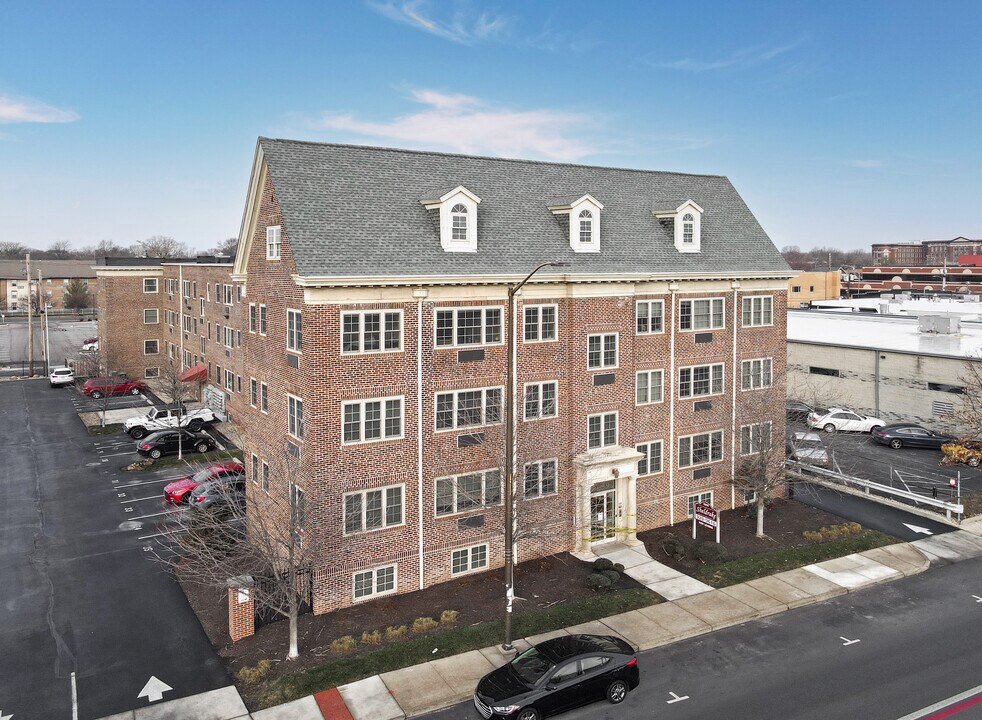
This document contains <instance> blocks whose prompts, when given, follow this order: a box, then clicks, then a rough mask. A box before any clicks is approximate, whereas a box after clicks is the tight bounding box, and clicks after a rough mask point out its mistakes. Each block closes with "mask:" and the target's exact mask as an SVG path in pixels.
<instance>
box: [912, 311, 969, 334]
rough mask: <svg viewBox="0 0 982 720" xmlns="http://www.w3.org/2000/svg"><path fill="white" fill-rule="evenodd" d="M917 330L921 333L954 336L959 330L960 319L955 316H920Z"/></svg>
mask: <svg viewBox="0 0 982 720" xmlns="http://www.w3.org/2000/svg"><path fill="white" fill-rule="evenodd" d="M917 329H918V330H920V331H921V332H922V333H935V334H938V335H956V334H957V333H958V331H959V330H960V329H961V318H959V317H958V316H957V315H920V316H919V317H918V318H917Z"/></svg>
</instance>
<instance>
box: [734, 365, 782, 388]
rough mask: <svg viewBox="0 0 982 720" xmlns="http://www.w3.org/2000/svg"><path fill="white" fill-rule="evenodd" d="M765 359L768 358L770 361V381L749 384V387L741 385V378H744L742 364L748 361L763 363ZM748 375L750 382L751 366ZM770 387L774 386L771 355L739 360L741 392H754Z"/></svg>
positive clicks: (751, 375)
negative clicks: (760, 383)
mask: <svg viewBox="0 0 982 720" xmlns="http://www.w3.org/2000/svg"><path fill="white" fill-rule="evenodd" d="M765 360H768V361H770V363H771V372H770V376H771V381H770V382H769V383H767V384H766V385H751V386H750V387H744V386H743V378H744V372H743V366H744V365H746V364H748V363H751V364H752V363H755V362H760V363H763V362H764V361H765ZM761 373H763V365H761ZM750 377H751V383H752V382H753V368H752V367H751V370H750ZM772 387H774V358H772V357H761V358H748V359H747V360H741V361H740V390H741V392H754V391H756V390H767V389H768V388H772Z"/></svg>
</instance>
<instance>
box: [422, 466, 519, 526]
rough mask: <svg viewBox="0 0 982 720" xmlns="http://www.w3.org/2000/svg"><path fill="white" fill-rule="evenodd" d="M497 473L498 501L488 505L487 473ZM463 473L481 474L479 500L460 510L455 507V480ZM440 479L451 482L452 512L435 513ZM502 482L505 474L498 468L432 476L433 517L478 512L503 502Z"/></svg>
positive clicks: (440, 517)
mask: <svg viewBox="0 0 982 720" xmlns="http://www.w3.org/2000/svg"><path fill="white" fill-rule="evenodd" d="M494 472H496V473H498V502H496V503H494V504H493V505H488V504H487V503H486V502H485V498H487V496H488V478H487V475H488V473H494ZM465 475H480V476H481V502H480V503H479V504H477V505H475V506H474V507H469V508H466V509H464V510H460V509H459V508H458V507H457V481H458V479H459V478H461V477H463V476H465ZM441 480H451V481H452V482H453V490H454V493H453V505H454V508H453V512H448V513H444V514H442V515H440V514H439V513H437V502H438V501H439V493H438V492H437V484H438V483H439V482H440V481H441ZM504 482H505V474H504V473H503V472H501V470H500V469H499V468H485V469H483V470H474V471H472V472H462V473H457V474H456V475H444V476H441V477H437V478H433V517H434V518H437V519H441V520H442V519H443V518H449V517H456V516H457V515H467V514H468V513H472V512H478V511H480V510H485V509H487V508H489V507H498V506H499V505H501V504H502V503H503V502H504Z"/></svg>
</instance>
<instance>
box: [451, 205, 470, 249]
mask: <svg viewBox="0 0 982 720" xmlns="http://www.w3.org/2000/svg"><path fill="white" fill-rule="evenodd" d="M450 219H451V226H450V229H451V239H452V240H454V241H466V240H467V207H466V206H465V205H464V204H463V203H457V204H456V205H454V206H453V207H452V208H451V209H450Z"/></svg>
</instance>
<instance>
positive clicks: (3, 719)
mask: <svg viewBox="0 0 982 720" xmlns="http://www.w3.org/2000/svg"><path fill="white" fill-rule="evenodd" d="M13 716H14V714H13V713H10V715H4V714H3V710H0V720H10V718H12V717H13Z"/></svg>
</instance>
